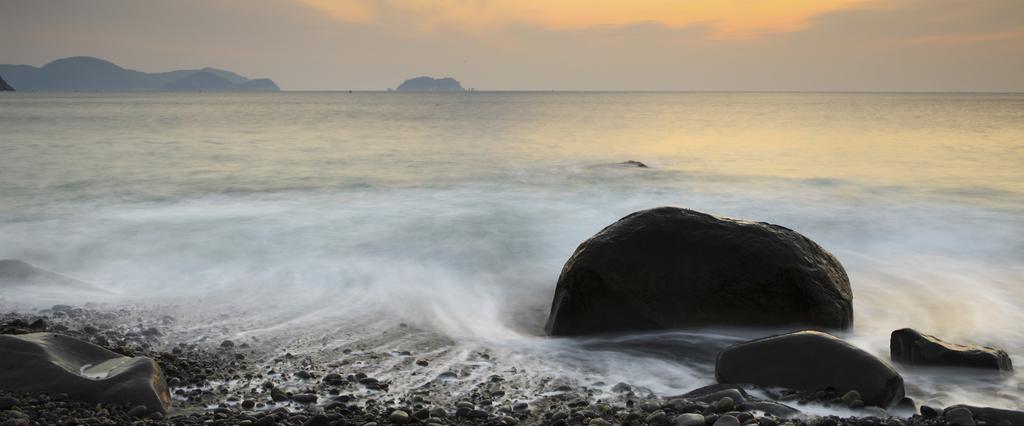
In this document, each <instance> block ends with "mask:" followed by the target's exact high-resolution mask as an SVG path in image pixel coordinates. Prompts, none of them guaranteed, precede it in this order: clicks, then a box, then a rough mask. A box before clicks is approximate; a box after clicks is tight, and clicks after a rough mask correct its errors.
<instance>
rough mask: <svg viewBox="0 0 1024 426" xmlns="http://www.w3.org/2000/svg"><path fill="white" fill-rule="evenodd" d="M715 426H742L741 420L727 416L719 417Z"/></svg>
mask: <svg viewBox="0 0 1024 426" xmlns="http://www.w3.org/2000/svg"><path fill="white" fill-rule="evenodd" d="M714 426H740V419H737V418H735V417H733V416H730V415H728V414H726V415H724V416H719V417H718V420H715V424H714Z"/></svg>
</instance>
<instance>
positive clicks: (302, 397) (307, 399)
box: [292, 393, 317, 404]
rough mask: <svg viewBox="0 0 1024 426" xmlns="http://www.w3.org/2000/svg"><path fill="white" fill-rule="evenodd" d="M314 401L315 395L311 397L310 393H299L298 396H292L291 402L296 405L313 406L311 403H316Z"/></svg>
mask: <svg viewBox="0 0 1024 426" xmlns="http://www.w3.org/2000/svg"><path fill="white" fill-rule="evenodd" d="M316 400H317V397H316V395H313V394H311V393H300V394H296V395H292V401H295V402H298V403H301V404H313V403H316Z"/></svg>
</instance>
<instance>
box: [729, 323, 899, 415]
mask: <svg viewBox="0 0 1024 426" xmlns="http://www.w3.org/2000/svg"><path fill="white" fill-rule="evenodd" d="M715 378H716V379H717V380H718V382H719V383H735V384H753V385H757V386H764V387H783V388H789V389H795V390H801V391H817V390H821V389H825V388H833V389H835V390H837V391H838V392H839V393H840V394H844V393H846V392H849V391H853V390H855V391H857V393H859V394H860V396H861V399H862V401H863V402H864V404H865V405H873V406H878V407H882V408H888V407H890V406H892V405H894V404H896V403H897V402H899V401H900V400H901V399H902V398H903V396H904V389H903V377H901V376H900V374H899V373H897V372H896V370H894V369H893V368H892V366H890V365H889V364H887V363H886V362H884V361H882V360H880V359H878V358H876V357H874V356H873V355H871V354H869V353H867V352H864V351H862V350H860V349H858V348H856V347H854V346H853V345H850V344H849V343H846V342H844V341H842V340H840V339H838V338H836V337H835V336H832V335H829V334H826V333H821V332H817V331H800V332H796V333H789V334H783V335H779V336H771V337H766V338H763V339H757V340H752V341H749V342H745V343H740V344H737V345H734V346H731V347H729V348H726V349H725V350H724V351H722V352H721V353H720V354H718V358H717V359H716V361H715Z"/></svg>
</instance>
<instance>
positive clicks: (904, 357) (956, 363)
mask: <svg viewBox="0 0 1024 426" xmlns="http://www.w3.org/2000/svg"><path fill="white" fill-rule="evenodd" d="M889 354H890V356H891V357H892V360H893V361H896V362H901V363H904V364H914V365H930V366H944V367H966V368H978V369H987V370H997V371H1013V363H1012V362H1011V361H1010V355H1008V354H1007V353H1006V351H1004V350H1001V349H996V348H990V347H987V346H976V345H961V344H956V343H949V342H945V341H942V340H940V339H939V338H937V337H935V336H931V335H927V334H924V333H921V332H919V331H917V330H914V329H910V328H904V329H900V330H896V331H893V332H892V336H891V338H890V340H889Z"/></svg>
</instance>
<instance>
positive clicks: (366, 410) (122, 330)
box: [0, 306, 1020, 426]
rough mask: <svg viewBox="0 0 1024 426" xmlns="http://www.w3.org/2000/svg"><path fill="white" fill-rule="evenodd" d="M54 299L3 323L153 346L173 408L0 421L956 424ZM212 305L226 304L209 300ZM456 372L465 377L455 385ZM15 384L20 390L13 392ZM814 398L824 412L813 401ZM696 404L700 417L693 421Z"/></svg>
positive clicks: (22, 400) (19, 396)
mask: <svg viewBox="0 0 1024 426" xmlns="http://www.w3.org/2000/svg"><path fill="white" fill-rule="evenodd" d="M55 308H57V309H48V310H40V311H37V312H34V313H31V312H10V313H4V314H0V334H23V333H37V332H51V333H59V334H63V335H67V336H70V337H74V338H76V339H80V340H83V341H88V342H91V343H93V344H97V345H99V346H101V347H104V348H106V349H109V350H112V351H114V352H117V353H119V354H122V355H126V356H145V357H149V358H152V359H154V360H155V361H156V362H157V363H158V364H159V366H160V367H161V369H162V370H163V373H164V376H165V378H166V381H167V384H168V386H169V389H170V392H171V394H172V398H173V400H172V403H171V408H170V409H169V410H168V411H167V413H166V414H153V415H149V414H146V415H142V416H140V415H138V413H137V412H136V413H133V408H135V407H130V406H119V405H117V404H93V403H83V402H76V401H74V400H72V399H70V398H68V397H66V396H61V395H41V394H33V393H10V392H7V391H4V390H0V424H4V425H7V424H11V425H17V424H25V423H18V422H19V420H18V419H25V420H27V421H28V424H46V423H57V424H119V423H122V422H127V421H140V420H141V421H144V422H146V423H147V424H258V425H272V424H296V425H299V424H302V425H327V424H355V425H370V424H406V423H421V424H452V425H466V424H497V425H511V424H566V425H569V424H572V425H576V424H591V425H597V426H601V425H605V424H637V425H644V424H646V425H668V424H681V423H680V422H690V423H687V425H688V426H699V425H700V424H703V425H707V426H714V425H718V426H728V425H733V426H738V425H760V426H776V425H780V424H783V425H789V424H792V425H812V426H835V425H843V424H851V423H853V424H861V425H887V426H901V425H918V424H927V425H940V424H956V423H953V422H949V421H947V420H948V419H945V418H944V417H942V416H941V414H942V408H941V407H922V408H919V409H911V408H909V407H897V408H895V409H890V410H889V411H886V410H883V409H880V408H877V407H862V406H863V404H860V406H858V405H857V404H856V402H859V401H856V402H854V401H852V400H850V399H849V398H850V397H849V396H848V395H836V394H834V392H833V393H829V392H827V391H819V392H802V393H800V392H793V393H788V394H787V393H784V392H780V391H777V390H763V389H753V388H746V389H744V388H739V387H734V386H729V385H712V386H707V387H704V388H701V389H696V390H695V391H693V392H690V393H688V394H683V395H680V396H664V395H655V394H654V393H653V392H651V391H649V390H646V389H643V388H638V387H634V386H631V385H629V384H627V383H617V384H614V385H613V386H611V390H612V391H611V392H603V391H601V390H600V389H598V387H600V386H607V384H605V383H594V384H592V385H591V386H580V385H579V384H571V383H559V382H557V381H553V382H547V383H534V384H530V385H525V384H524V383H523V382H521V381H518V380H516V377H515V375H516V374H517V373H518V372H516V371H511V372H509V373H508V374H491V375H486V376H481V375H479V374H477V375H474V372H471V371H451V372H450V374H447V373H444V374H441V375H438V376H437V377H433V378H430V377H423V378H422V379H421V380H420V382H422V384H421V385H419V386H416V387H412V388H409V389H395V388H393V387H392V386H391V385H392V384H391V383H389V382H388V381H387V380H384V379H379V378H377V377H374V375H373V374H372V371H375V370H379V368H380V367H381V366H384V365H388V364H391V365H392V367H391V368H393V369H395V371H396V374H404V375H409V376H410V377H413V376H416V375H422V374H424V372H425V371H427V370H426V369H425V368H423V367H426V366H428V365H430V363H431V361H433V359H432V357H433V355H432V354H436V352H430V350H429V348H426V347H425V349H427V350H426V351H424V352H420V351H395V350H383V349H382V347H381V346H377V347H373V346H372V345H366V344H358V343H357V344H354V345H352V347H344V348H342V347H338V348H333V349H330V350H317V349H316V348H315V346H314V345H311V346H310V348H311V349H310V350H308V351H306V352H304V353H302V352H300V353H292V352H291V351H290V350H289V349H290V345H291V344H292V343H293V342H289V341H287V340H285V339H280V338H265V339H259V338H256V337H249V338H243V339H237V340H235V341H231V340H223V339H220V337H217V336H214V335H213V333H208V332H204V331H197V330H199V329H198V328H197V327H196V326H195V324H197V323H202V322H203V319H202V318H200V319H192V320H190V321H191V322H188V323H186V321H183V320H179V319H178V318H176V317H175V316H174V315H173V313H174V309H173V308H169V307H146V308H142V307H121V308H96V307H93V308H79V307H71V306H57V307H55ZM219 315H225V314H210V316H211V317H213V318H216V317H217V316H219ZM401 328H403V329H407V330H409V332H410V333H415V332H417V331H416V330H412V329H410V327H409V326H404V327H401ZM210 330H212V328H211V329H210ZM207 331H209V330H207ZM442 345H443V343H442ZM435 349H436V348H435ZM470 356H471V357H472V358H473V359H475V360H477V361H478V362H482V363H484V362H493V361H494V359H493V357H494V356H496V355H494V354H493V353H489V351H487V350H486V349H485V350H481V351H479V352H478V353H473V354H470ZM513 370H514V368H513ZM368 372H369V373H370V374H368ZM453 384H459V385H460V386H458V387H459V388H462V389H468V390H467V391H465V392H462V393H461V394H457V395H451V391H452V389H453V386H452V385H453ZM595 385H599V386H595ZM528 386H533V387H534V388H532V389H530V388H526V387H528ZM1018 391H1020V390H1018ZM844 397H845V399H844ZM11 398H13V399H14V400H16V401H17V403H15V404H11V403H10V401H11ZM3 401H7V402H3ZM786 407H788V409H793V410H797V411H798V412H789V411H787V408H786ZM851 407H852V408H851ZM766 410H767V411H766ZM772 410H778V411H775V412H774V414H772V413H771V412H772ZM822 410H825V411H831V412H832V413H833V414H831V415H821V414H820V412H821V411H822ZM922 413H924V414H922ZM929 415H930V416H931V417H929ZM697 416H700V417H699V418H700V419H702V421H703V423H699V424H698V423H697V419H698V417H697ZM734 420H735V422H734ZM3 422H7V423H3ZM11 422H14V423H11ZM992 426H996V425H994V424H993V425H992ZM1003 426H1005V425H1003Z"/></svg>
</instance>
